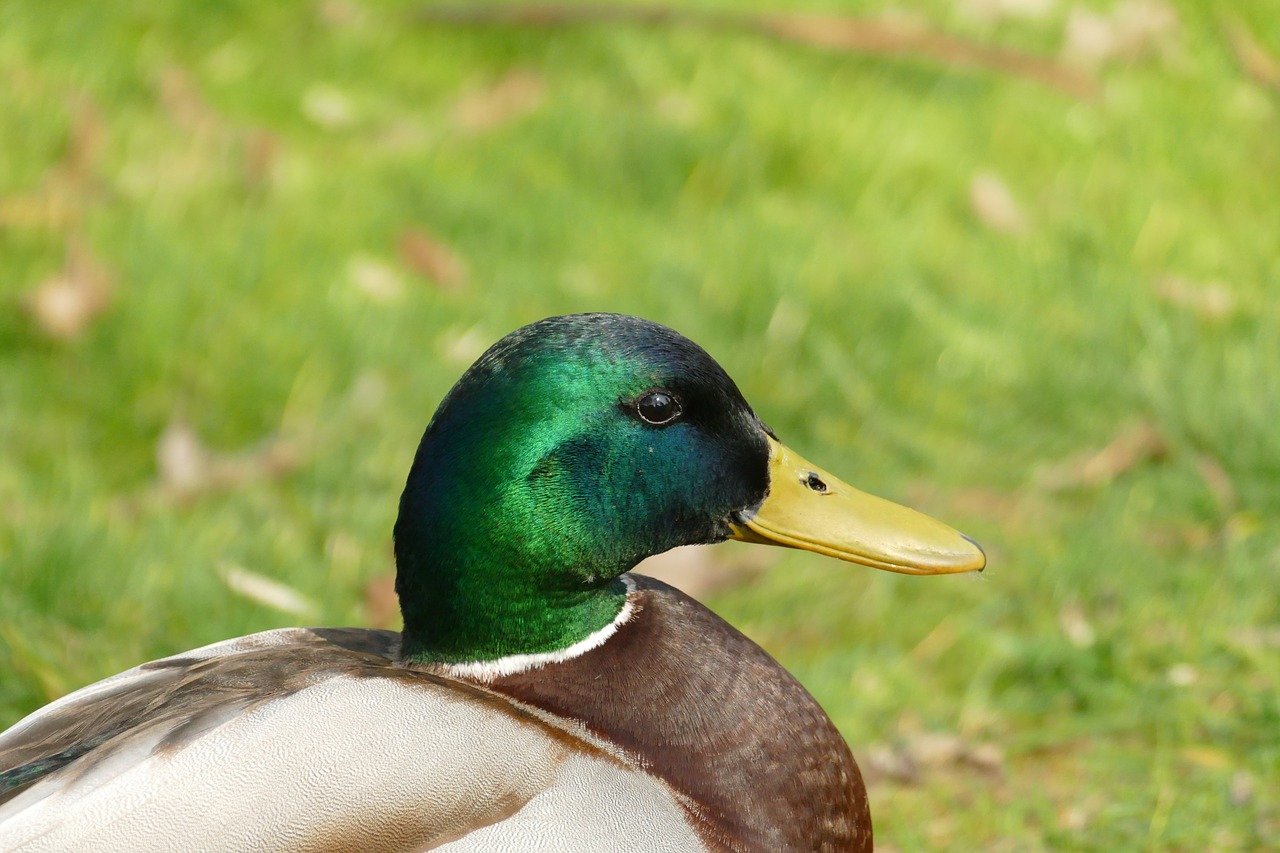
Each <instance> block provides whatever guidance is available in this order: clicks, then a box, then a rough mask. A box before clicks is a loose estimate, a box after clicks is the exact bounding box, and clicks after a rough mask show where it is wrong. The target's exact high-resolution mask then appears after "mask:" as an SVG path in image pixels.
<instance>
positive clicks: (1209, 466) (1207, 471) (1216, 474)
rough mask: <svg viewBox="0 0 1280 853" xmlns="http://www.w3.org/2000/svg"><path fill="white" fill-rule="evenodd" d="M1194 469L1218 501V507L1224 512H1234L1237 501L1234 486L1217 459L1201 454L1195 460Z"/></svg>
mask: <svg viewBox="0 0 1280 853" xmlns="http://www.w3.org/2000/svg"><path fill="white" fill-rule="evenodd" d="M1196 470H1197V471H1199V472H1200V477H1201V478H1202V479H1203V480H1204V484H1205V485H1206V486H1207V487H1208V488H1209V492H1210V493H1211V494H1212V495H1213V497H1214V500H1216V501H1217V502H1218V509H1219V510H1221V511H1222V512H1224V513H1232V512H1235V511H1236V506H1237V504H1238V503H1239V501H1238V500H1237V497H1236V487H1235V484H1234V483H1232V482H1231V475H1230V474H1228V473H1227V471H1226V469H1225V468H1223V467H1222V465H1221V464H1220V463H1219V462H1218V460H1216V459H1214V458H1213V457H1212V456H1201V457H1200V458H1199V459H1197V460H1196Z"/></svg>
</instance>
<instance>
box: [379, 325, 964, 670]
mask: <svg viewBox="0 0 1280 853" xmlns="http://www.w3.org/2000/svg"><path fill="white" fill-rule="evenodd" d="M726 538H735V539H743V540H747V541H755V542H768V543H771V544H783V545H788V546H791V547H798V548H805V549H808V550H813V551H818V552H820V553H825V554H828V555H830V556H835V557H839V558H842V559H846V560H852V561H854V562H859V563H864V564H867V565H872V566H876V567H878V568H886V569H890V570H895V571H907V572H916V573H937V572H945V571H965V570H968V569H973V568H980V567H981V565H982V561H981V559H980V554H981V552H980V551H979V550H978V549H977V547H976V546H975V545H972V543H970V542H969V541H968V540H966V539H964V538H963V537H961V536H960V534H958V533H956V532H955V531H953V530H951V529H950V528H948V527H946V526H945V525H941V524H939V523H938V522H935V521H933V520H932V519H929V518H927V517H925V516H921V515H919V514H918V513H914V512H912V511H911V510H906V509H903V508H901V507H897V506H896V505H893V504H890V503H888V502H887V501H881V500H879V499H878V498H873V497H871V496H869V495H865V494H863V493H861V492H858V491H857V490H855V489H852V487H849V486H846V485H845V484H844V483H842V482H840V481H839V480H837V479H836V478H834V477H831V476H830V475H829V474H826V473H825V472H823V471H821V470H820V469H817V468H815V467H813V466H812V465H810V464H809V463H807V462H805V461H804V460H803V459H802V458H800V457H799V456H796V455H795V454H794V453H792V452H791V451H789V450H788V449H787V448H785V447H783V446H782V445H781V444H779V443H778V441H777V439H776V437H774V436H773V435H772V433H771V432H769V430H768V429H767V428H766V427H765V426H764V424H762V423H761V422H760V420H759V418H757V417H756V415H755V413H754V412H753V411H752V410H751V407H750V406H748V405H747V403H746V401H745V400H744V399H743V397H742V394H741V393H740V392H739V391H738V388H737V386H736V385H734V383H733V380H731V379H730V378H729V376H728V374H726V373H725V372H724V370H723V369H722V368H721V367H720V366H719V365H718V364H716V362H715V361H714V360H713V359H712V358H711V356H709V355H707V353H706V352H705V351H704V350H703V349H702V348H701V347H699V346H697V345H696V344H694V343H693V342H692V341H689V340H687V339H686V338H684V337H682V336H681V335H679V334H677V333H676V332H674V331H672V330H671V329H668V328H666V327H665V326H660V325H658V324H656V323H651V322H649V321H647V320H640V319H637V318H634V317H624V316H619V315H612V314H580V315H572V316H567V317H553V318H551V319H548V320H543V321H541V322H538V323H534V324H533V325H530V326H526V327H524V328H523V329H520V330H518V331H516V332H513V333H512V334H510V335H508V336H507V337H505V338H503V339H502V340H501V341H499V342H498V343H496V344H494V346H493V347H491V348H490V349H489V351H488V352H486V353H485V354H484V355H483V356H481V357H480V359H479V360H478V361H477V362H476V363H475V364H474V365H472V367H471V368H470V369H469V370H467V372H466V373H465V374H463V376H462V378H461V379H460V380H458V383H457V385H455V386H454V388H453V390H452V391H450V392H449V394H448V396H447V397H445V399H444V401H443V402H442V403H441V404H440V408H439V409H438V410H437V412H436V414H435V417H434V418H433V419H432V421H431V424H430V425H429V426H428V427H427V431H426V434H425V435H424V436H423V438H422V443H421V444H420V445H419V447H418V453H417V456H416V457H415V459H414V462H413V468H412V470H411V471H410V472H409V480H408V483H407V484H406V486H405V490H404V494H403V496H402V497H401V499H400V515H399V518H398V519H397V521H396V528H395V546H396V563H397V566H398V575H397V579H396V591H397V593H398V594H399V596H400V604H401V610H402V612H403V614H404V620H405V630H404V650H403V652H402V654H403V656H404V657H406V658H408V659H412V660H416V661H423V662H426V661H436V662H447V663H460V662H471V661H489V660H494V659H497V658H500V657H504V656H507V655H514V654H536V653H542V652H553V651H556V650H560V649H564V648H567V647H569V646H571V645H573V644H575V643H577V642H580V641H581V640H583V639H584V638H586V637H587V636H589V635H590V634H592V633H593V632H595V631H597V630H599V629H601V628H603V627H604V626H606V625H608V624H609V623H610V622H611V621H612V620H613V619H614V618H615V617H616V616H617V615H618V613H619V612H620V611H621V610H622V608H623V605H624V604H625V600H626V587H625V586H624V584H623V583H622V582H621V581H620V580H619V576H620V575H621V574H622V573H624V572H626V571H627V570H628V569H630V568H631V567H632V566H634V565H635V564H636V563H638V562H639V561H640V560H642V559H644V558H645V557H648V556H650V555H652V554H658V553H661V552H662V551H666V550H667V549H669V548H672V547H675V546H676V545H689V544H700V543H708V542H718V541H721V540H724V539H726Z"/></svg>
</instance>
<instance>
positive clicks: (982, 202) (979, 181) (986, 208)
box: [969, 172, 1030, 235]
mask: <svg viewBox="0 0 1280 853" xmlns="http://www.w3.org/2000/svg"><path fill="white" fill-rule="evenodd" d="M969 204H970V205H971V206H972V208H973V212H974V214H975V215H977V217H978V219H980V220H981V221H982V224H984V225H986V226H987V227H988V228H990V229H992V230H993V231H998V232H1000V233H1001V234H1015V235H1016V234H1025V233H1027V231H1029V230H1030V225H1029V224H1028V222H1027V217H1026V215H1025V214H1023V212H1022V208H1021V207H1019V206H1018V202H1017V200H1016V199H1014V197H1013V193H1012V192H1010V191H1009V187H1008V185H1006V184H1005V182H1004V181H1002V180H1001V179H1000V177H999V176H998V175H995V174H993V173H991V172H980V173H979V174H977V175H975V176H974V178H973V181H972V182H971V183H970V184H969Z"/></svg>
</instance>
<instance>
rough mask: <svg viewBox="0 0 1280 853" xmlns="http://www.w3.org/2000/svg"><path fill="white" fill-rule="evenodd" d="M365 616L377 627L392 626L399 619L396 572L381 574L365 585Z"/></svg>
mask: <svg viewBox="0 0 1280 853" xmlns="http://www.w3.org/2000/svg"><path fill="white" fill-rule="evenodd" d="M364 618H365V619H366V620H367V621H368V623H369V624H370V625H372V626H374V627H375V628H390V627H393V626H394V625H396V623H397V622H398V621H399V618H400V599H399V598H398V597H397V596H396V576H395V574H394V573H391V574H386V575H379V576H378V577H376V578H374V579H373V580H371V581H369V582H368V583H367V584H365V585H364Z"/></svg>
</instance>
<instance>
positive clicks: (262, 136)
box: [242, 130, 280, 190]
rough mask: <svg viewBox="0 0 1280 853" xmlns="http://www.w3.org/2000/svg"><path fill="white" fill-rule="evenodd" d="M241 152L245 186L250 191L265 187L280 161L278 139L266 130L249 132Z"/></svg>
mask: <svg viewBox="0 0 1280 853" xmlns="http://www.w3.org/2000/svg"><path fill="white" fill-rule="evenodd" d="M242 151H243V153H242V156H243V158H244V165H243V170H244V182H245V185H246V186H247V187H249V189H252V190H258V189H263V188H265V187H267V186H268V185H269V184H270V183H271V176H272V173H273V172H274V170H275V165H276V163H277V161H279V159H280V138H279V137H278V136H276V135H275V134H274V133H271V132H270V131H267V130H251V131H249V132H248V133H247V134H245V136H244V142H243V143H242Z"/></svg>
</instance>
